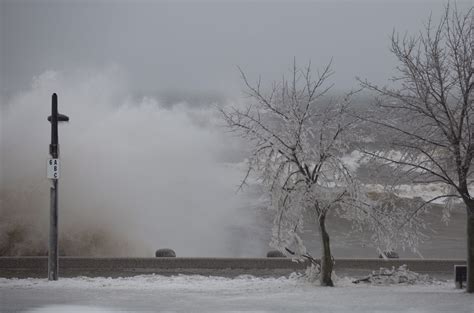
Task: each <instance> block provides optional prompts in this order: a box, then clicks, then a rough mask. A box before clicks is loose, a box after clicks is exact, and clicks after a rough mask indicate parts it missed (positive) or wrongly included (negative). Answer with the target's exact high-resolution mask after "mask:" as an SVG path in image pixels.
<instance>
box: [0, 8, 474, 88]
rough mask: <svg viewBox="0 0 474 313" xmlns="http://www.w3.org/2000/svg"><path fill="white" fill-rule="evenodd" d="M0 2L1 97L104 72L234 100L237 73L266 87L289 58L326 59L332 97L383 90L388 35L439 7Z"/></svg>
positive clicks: (144, 84) (412, 28) (389, 63)
mask: <svg viewBox="0 0 474 313" xmlns="http://www.w3.org/2000/svg"><path fill="white" fill-rule="evenodd" d="M0 1H1V6H0V11H1V13H0V14H1V16H0V30H1V38H0V56H1V64H0V65H1V67H0V70H1V77H0V78H1V89H0V91H1V93H2V94H4V95H5V94H11V93H15V92H17V91H18V90H21V89H25V88H28V87H29V85H30V84H31V80H32V78H33V77H34V76H36V75H39V74H41V73H42V72H44V71H46V70H56V71H68V70H78V69H88V68H90V69H97V68H101V67H106V66H110V65H118V66H119V67H120V68H122V69H123V70H124V71H125V73H126V74H127V76H128V78H129V79H130V83H131V88H132V90H133V92H137V93H144V94H151V95H154V94H159V93H160V92H163V91H170V90H172V91H183V92H184V91H198V92H209V91H211V92H214V91H218V92H220V93H223V94H234V95H236V94H238V93H239V92H240V90H241V87H242V82H241V80H240V77H239V73H238V71H237V69H236V66H237V65H239V66H241V67H242V68H243V69H244V70H245V71H246V72H247V73H248V74H249V76H250V77H252V78H256V77H257V75H258V74H262V77H263V79H266V80H273V79H278V78H279V77H280V75H281V73H284V72H285V71H286V70H288V68H289V67H290V65H291V62H292V60H293V57H296V58H297V61H299V62H300V63H301V64H302V63H305V62H307V61H308V60H309V59H311V60H312V63H313V64H314V65H315V66H316V65H321V66H322V65H323V64H324V63H325V62H327V61H328V60H329V59H330V58H331V57H333V58H334V68H335V70H336V76H334V80H335V82H336V84H337V86H336V88H337V89H347V88H351V87H352V86H354V85H355V82H354V77H355V76H357V75H358V76H361V77H367V78H369V79H371V80H374V81H378V82H384V81H385V79H386V78H387V77H389V76H390V72H391V71H392V69H393V68H394V65H395V64H394V60H393V58H392V57H391V56H390V54H389V52H388V45H389V35H390V34H391V32H392V30H393V29H394V28H396V29H397V30H400V31H402V32H404V31H406V30H408V31H409V32H416V31H417V30H419V29H420V28H421V27H422V25H423V22H424V21H426V19H427V17H428V16H429V14H430V12H433V15H434V16H435V17H436V16H439V14H440V12H441V10H442V9H443V1H436V0H432V1H355V0H354V1H312V2H309V1H307V2H289V1H286V2H276V3H275V2H270V1H255V2H250V1H240V2H238V1H224V2H221V3H218V2H202V1H192V2H184V1H178V2H173V3H171V2H163V1H115V2H113V1H100V2H99V1H62V2H58V1H21V0H19V1H10V0H0ZM469 4H470V1H465V2H462V3H460V4H459V5H460V6H461V7H462V6H464V7H467V6H468V5H469ZM471 5H472V4H471Z"/></svg>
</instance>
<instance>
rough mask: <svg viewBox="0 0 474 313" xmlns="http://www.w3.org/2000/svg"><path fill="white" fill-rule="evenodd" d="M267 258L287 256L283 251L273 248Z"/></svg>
mask: <svg viewBox="0 0 474 313" xmlns="http://www.w3.org/2000/svg"><path fill="white" fill-rule="evenodd" d="M267 258H286V256H285V255H284V254H283V252H281V251H278V250H271V251H268V252H267Z"/></svg>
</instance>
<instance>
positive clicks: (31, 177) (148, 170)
mask: <svg viewBox="0 0 474 313" xmlns="http://www.w3.org/2000/svg"><path fill="white" fill-rule="evenodd" d="M127 86H128V83H127V79H126V77H125V75H124V73H122V72H121V70H120V69H119V68H116V67H111V68H108V69H105V70H102V71H81V72H75V73H58V72H52V71H48V72H45V73H43V74H42V75H40V76H38V77H37V78H35V79H34V82H33V84H32V87H31V89H30V90H28V91H25V92H23V93H21V94H19V95H17V96H15V97H13V98H11V99H10V101H9V103H7V105H6V106H2V107H4V109H3V112H2V127H1V133H0V134H1V136H2V137H1V170H2V172H1V175H2V176H1V179H2V183H1V194H0V201H1V208H0V211H1V214H2V221H1V222H0V249H4V251H3V253H6V251H8V253H10V254H38V253H44V251H45V249H46V244H47V231H48V214H49V185H50V183H49V182H48V180H47V179H46V172H45V170H46V169H45V164H46V163H45V162H46V159H47V158H48V145H49V140H50V124H49V123H48V122H47V121H46V117H47V116H48V115H49V114H50V101H51V95H52V93H53V92H56V93H58V99H59V100H58V102H59V112H60V113H63V114H66V115H68V116H69V117H70V122H69V123H61V124H60V131H59V140H60V144H61V145H60V152H61V162H62V163H61V164H62V168H61V179H60V187H59V188H60V189H59V190H60V194H59V195H60V211H59V224H60V236H61V239H60V243H61V248H60V249H61V250H62V251H64V252H65V253H66V254H67V255H81V254H82V255H137V256H152V255H153V254H154V251H155V249H157V248H164V247H167V248H173V249H175V250H176V252H177V254H178V256H204V255H206V256H210V255H211V256H212V255H215V256H244V255H263V254H264V253H265V251H260V250H259V249H261V245H266V243H263V244H262V243H261V242H258V240H255V238H254V237H251V232H252V231H251V230H249V229H251V228H252V227H253V226H252V225H254V223H255V220H254V216H253V213H251V212H252V211H250V210H246V207H248V205H249V201H248V199H247V198H246V196H245V195H242V194H237V193H236V185H237V184H238V182H239V180H240V179H241V178H242V175H243V173H242V172H241V171H240V170H238V167H237V166H229V164H225V163H222V162H220V161H219V159H220V157H219V156H220V155H225V154H227V155H228V154H229V153H232V151H233V149H235V143H231V141H229V138H228V137H225V136H224V135H223V132H222V129H220V128H219V127H218V126H216V125H215V120H216V116H215V115H216V112H215V110H214V109H213V108H212V106H209V107H199V108H194V109H193V108H191V106H188V105H186V104H185V103H182V104H177V105H174V106H171V107H168V108H163V107H162V106H160V104H159V103H158V102H157V101H156V100H154V99H152V98H144V99H142V100H140V101H135V100H133V99H132V98H131V97H129V96H128V95H127ZM255 229H257V227H255ZM12 244H14V245H15V246H12ZM8 246H9V247H8ZM263 249H265V248H263ZM0 252H1V251H0Z"/></svg>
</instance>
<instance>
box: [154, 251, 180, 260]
mask: <svg viewBox="0 0 474 313" xmlns="http://www.w3.org/2000/svg"><path fill="white" fill-rule="evenodd" d="M155 256H156V257H157V258H175V257H176V253H175V252H174V250H172V249H158V250H156V252H155Z"/></svg>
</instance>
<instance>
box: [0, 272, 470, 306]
mask: <svg viewBox="0 0 474 313" xmlns="http://www.w3.org/2000/svg"><path fill="white" fill-rule="evenodd" d="M0 311H1V312H5V313H6V312H48V313H55V312H64V313H68V312H100V313H106V312H351V313H362V312H410V313H414V312H439V313H441V312H443V313H445V312H457V313H463V312H465V313H472V312H474V297H473V296H472V295H468V294H466V293H464V292H463V291H460V290H457V289H454V285H453V283H452V282H436V283H429V284H427V283H421V282H420V284H415V285H397V286H393V285H391V286H372V285H364V284H359V285H355V284H353V283H352V282H351V279H350V278H341V279H338V280H337V287H335V288H324V287H318V286H316V285H314V284H311V283H309V282H308V281H306V280H305V279H303V278H301V277H297V276H296V275H292V276H290V277H280V278H256V277H253V276H239V277H237V278H234V279H230V278H222V277H205V276H186V275H181V276H172V277H165V276H157V275H144V276H136V277H130V278H118V279H111V278H85V277H79V278H63V279H60V280H59V281H57V282H48V281H47V280H45V279H20V280H18V279H0Z"/></svg>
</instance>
